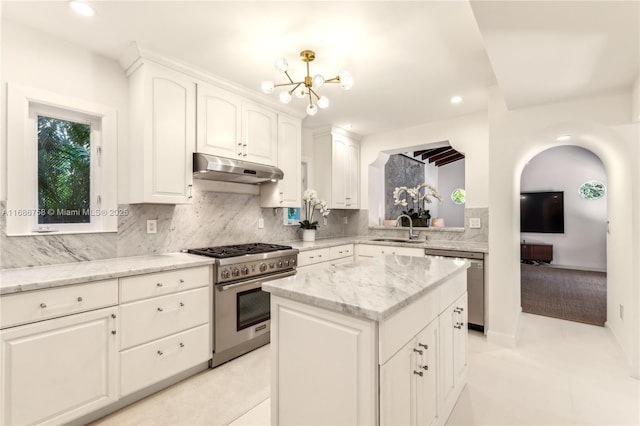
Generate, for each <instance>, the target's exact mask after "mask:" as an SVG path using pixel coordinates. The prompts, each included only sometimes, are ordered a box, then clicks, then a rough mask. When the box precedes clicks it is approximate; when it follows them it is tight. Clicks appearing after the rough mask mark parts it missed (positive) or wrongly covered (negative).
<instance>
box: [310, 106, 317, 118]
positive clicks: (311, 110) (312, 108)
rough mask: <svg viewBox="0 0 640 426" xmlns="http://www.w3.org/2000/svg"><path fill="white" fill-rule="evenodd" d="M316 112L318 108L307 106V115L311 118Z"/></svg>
mask: <svg viewBox="0 0 640 426" xmlns="http://www.w3.org/2000/svg"><path fill="white" fill-rule="evenodd" d="M317 112H318V108H316V106H315V105H314V104H309V106H308V107H307V114H308V115H310V116H312V117H313V116H314V115H316V113H317Z"/></svg>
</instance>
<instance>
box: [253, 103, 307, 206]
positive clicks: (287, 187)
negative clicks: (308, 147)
mask: <svg viewBox="0 0 640 426" xmlns="http://www.w3.org/2000/svg"><path fill="white" fill-rule="evenodd" d="M301 155H302V124H301V121H300V120H299V119H298V118H295V117H291V116H288V115H284V114H279V115H278V164H277V166H278V168H280V170H282V172H283V173H284V178H283V179H282V180H280V181H278V182H265V183H262V184H261V185H260V206H261V207H300V206H301V205H302V200H301V193H302V189H301V187H302V176H301V174H302V162H301Z"/></svg>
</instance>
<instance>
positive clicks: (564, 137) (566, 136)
mask: <svg viewBox="0 0 640 426" xmlns="http://www.w3.org/2000/svg"><path fill="white" fill-rule="evenodd" d="M569 139H571V135H561V136H558V137H557V138H556V140H557V141H559V142H562V141H568V140H569Z"/></svg>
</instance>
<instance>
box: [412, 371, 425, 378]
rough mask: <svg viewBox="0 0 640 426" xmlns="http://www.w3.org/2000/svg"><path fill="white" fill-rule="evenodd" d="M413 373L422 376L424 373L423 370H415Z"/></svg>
mask: <svg viewBox="0 0 640 426" xmlns="http://www.w3.org/2000/svg"><path fill="white" fill-rule="evenodd" d="M413 374H417V375H418V376H420V377H422V375H423V374H424V373H423V372H422V371H415V370H414V371H413Z"/></svg>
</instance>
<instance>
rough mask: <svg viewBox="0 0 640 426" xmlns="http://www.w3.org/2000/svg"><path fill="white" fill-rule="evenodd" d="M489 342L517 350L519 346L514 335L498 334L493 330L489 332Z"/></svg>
mask: <svg viewBox="0 0 640 426" xmlns="http://www.w3.org/2000/svg"><path fill="white" fill-rule="evenodd" d="M487 341H488V342H491V343H495V344H496V345H500V346H506V347H508V348H515V347H516V344H517V341H516V336H515V335H514V334H507V333H498V332H496V331H492V330H489V331H488V332H487Z"/></svg>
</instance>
